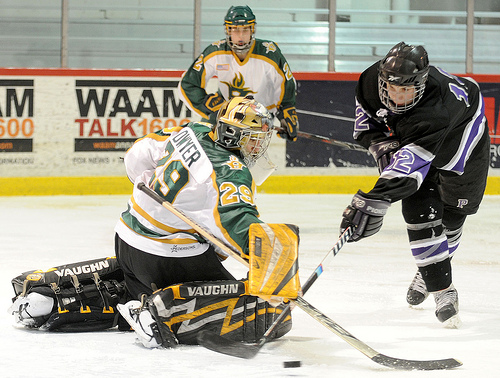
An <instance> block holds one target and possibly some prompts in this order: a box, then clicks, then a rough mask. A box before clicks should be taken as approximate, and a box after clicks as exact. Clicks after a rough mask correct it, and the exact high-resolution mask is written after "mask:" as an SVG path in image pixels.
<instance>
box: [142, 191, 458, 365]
mask: <svg viewBox="0 0 500 378" xmlns="http://www.w3.org/2000/svg"><path fill="white" fill-rule="evenodd" d="M137 188H138V189H139V190H142V191H143V192H144V193H146V194H147V195H148V196H149V197H151V198H152V199H153V200H155V201H156V202H158V203H159V204H160V205H162V206H163V207H164V208H166V209H167V210H169V211H170V212H172V213H173V214H175V215H176V216H178V217H179V218H180V219H182V220H183V221H184V222H186V223H187V224H189V225H190V226H191V227H192V228H193V229H194V230H195V231H196V232H198V233H199V234H200V235H202V236H203V237H204V238H205V239H206V240H207V241H209V242H210V243H212V244H214V245H216V246H218V247H219V248H221V249H222V250H223V251H224V252H226V253H227V254H228V255H230V256H231V257H234V258H236V259H237V260H238V261H240V262H242V263H243V264H244V265H245V266H246V267H248V266H249V264H248V262H247V261H245V260H244V259H243V258H242V257H241V256H240V255H239V254H238V253H237V252H235V251H233V250H232V249H231V248H230V247H228V246H227V245H225V244H224V243H223V242H222V241H221V240H219V239H218V238H217V237H215V236H214V235H213V234H212V233H211V232H210V231H208V230H207V229H205V228H204V227H202V226H201V225H199V224H198V223H196V222H195V221H194V220H192V219H190V218H189V217H188V216H187V215H185V214H184V213H183V212H182V211H181V210H179V209H177V208H176V207H175V206H173V205H172V204H171V203H170V202H168V201H166V200H165V199H163V198H162V197H160V196H159V195H158V193H156V192H155V191H153V190H151V189H150V188H149V187H148V186H147V185H146V184H144V183H142V182H141V183H139V184H138V185H137ZM291 302H293V303H295V304H297V305H298V306H299V307H300V308H301V309H302V310H304V312H306V313H307V314H308V315H310V316H311V317H312V318H314V319H315V320H316V321H318V322H319V323H321V324H322V325H324V326H325V327H326V328H328V329H329V330H330V331H332V332H333V333H335V334H336V335H337V336H339V337H340V338H341V339H342V340H344V341H346V342H347V343H348V344H349V345H351V346H352V347H354V348H356V349H357V350H358V351H360V352H361V353H363V354H364V355H365V356H367V357H368V358H370V359H371V360H372V361H373V362H376V363H378V364H381V365H384V366H387V367H391V368H395V369H404V370H439V369H451V368H455V367H458V366H461V365H462V363H461V362H460V361H458V360H456V359H454V358H448V359H442V360H426V361H417V360H405V359H400V358H394V357H389V356H386V355H384V354H381V353H378V352H377V351H375V350H374V349H372V348H371V347H370V346H368V345H367V344H365V343H364V342H362V341H361V340H359V339H357V338H356V337H355V336H354V335H352V334H351V333H349V332H348V331H346V330H345V329H344V328H342V327H341V326H340V325H338V324H337V323H336V322H335V321H333V320H332V319H330V318H329V317H327V316H326V315H325V314H323V313H322V312H321V311H319V310H318V309H316V308H315V307H314V306H312V305H311V304H309V303H308V302H307V301H306V300H305V299H304V298H302V297H298V298H297V299H296V300H293V299H291Z"/></svg>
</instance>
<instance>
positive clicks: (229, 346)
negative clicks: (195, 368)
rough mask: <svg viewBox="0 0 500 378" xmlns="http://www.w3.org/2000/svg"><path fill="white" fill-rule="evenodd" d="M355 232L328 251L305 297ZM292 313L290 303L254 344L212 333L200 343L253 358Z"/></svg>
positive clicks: (201, 337) (347, 233)
mask: <svg viewBox="0 0 500 378" xmlns="http://www.w3.org/2000/svg"><path fill="white" fill-rule="evenodd" d="M352 233H353V230H352V229H351V228H350V227H348V228H346V229H345V231H344V232H343V233H342V235H340V237H339V239H338V240H337V242H336V243H335V245H334V246H333V248H332V249H330V250H329V251H328V253H327V254H326V256H325V257H324V258H323V260H321V262H320V263H319V265H318V266H317V267H316V269H315V270H314V272H313V273H312V274H311V276H309V278H308V279H307V281H306V283H305V284H304V285H303V286H302V295H304V294H305V293H306V292H307V291H308V290H309V288H310V287H311V286H312V284H313V283H314V282H315V281H316V280H317V279H318V277H319V276H320V275H321V273H323V263H324V261H325V260H326V258H327V257H328V256H329V255H330V253H331V252H333V256H336V255H337V253H339V251H340V248H342V246H343V245H344V244H345V242H346V241H347V240H349V238H350V237H351V235H352ZM290 311H292V309H291V306H290V303H288V304H287V305H286V306H285V308H284V309H283V311H282V312H281V314H280V315H279V316H278V317H277V318H276V319H275V320H274V322H273V324H271V326H270V327H269V328H268V329H267V331H266V332H265V333H264V335H262V337H261V338H260V339H259V340H258V341H257V342H255V343H254V344H244V343H242V342H239V341H234V340H229V339H227V338H225V337H223V336H220V335H219V334H217V333H215V332H211V331H203V332H200V334H199V335H198V342H199V344H200V345H202V346H204V347H205V348H207V349H210V350H213V351H214V352H219V353H224V354H228V355H230V356H233V357H240V358H247V359H249V358H253V357H255V356H256V355H257V353H259V351H260V350H261V348H262V347H263V346H264V345H265V344H266V343H267V342H268V341H270V340H272V335H273V333H274V331H275V330H276V329H277V328H278V327H279V325H280V324H281V323H282V322H283V320H284V319H285V318H286V317H287V316H288V314H290Z"/></svg>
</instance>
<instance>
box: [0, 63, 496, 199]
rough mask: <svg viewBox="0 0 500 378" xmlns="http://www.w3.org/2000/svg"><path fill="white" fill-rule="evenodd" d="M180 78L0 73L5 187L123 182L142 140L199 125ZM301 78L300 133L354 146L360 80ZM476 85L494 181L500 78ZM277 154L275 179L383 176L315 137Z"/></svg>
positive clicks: (279, 146) (363, 159) (366, 160)
mask: <svg viewBox="0 0 500 378" xmlns="http://www.w3.org/2000/svg"><path fill="white" fill-rule="evenodd" d="M181 75H182V72H181V71H166V70H73V69H0V179H1V180H3V181H2V182H3V183H4V184H5V182H6V181H5V179H8V178H18V179H19V178H51V177H59V178H61V177H65V178H68V177H69V178H71V177H74V178H78V177H92V178H96V177H108V178H109V177H111V178H113V177H115V178H121V179H123V178H124V177H125V172H124V167H123V162H122V158H123V155H124V153H125V151H126V150H127V149H128V148H129V147H130V146H131V145H132V143H134V141H135V140H136V139H137V138H140V137H141V136H143V135H145V134H147V133H150V132H154V131H156V130H159V129H161V128H165V127H175V126H178V125H181V124H184V123H187V122H189V121H191V120H197V119H198V116H196V115H194V114H192V112H191V111H190V110H189V109H188V108H187V107H186V106H185V105H184V104H183V103H182V101H181V100H180V98H179V96H178V93H177V85H178V81H179V79H180V77H181ZM294 75H295V78H296V80H297V112H298V115H299V121H300V129H301V130H302V131H305V132H309V133H314V134H318V135H323V136H326V137H328V138H333V139H337V140H340V141H347V142H354V141H353V139H352V126H353V121H354V88H355V85H356V80H357V78H358V76H359V74H356V73H352V74H345V73H344V74H341V73H300V72H299V73H295V74H294ZM474 78H475V79H476V81H478V82H479V84H480V86H481V89H482V90H483V94H484V97H485V107H486V115H487V118H488V122H489V129H490V135H491V136H492V147H491V167H492V169H491V172H492V173H491V175H492V176H497V175H498V174H497V168H500V158H499V156H500V122H499V107H500V77H498V76H492V75H476V76H474ZM270 155H271V157H272V159H273V160H274V161H275V163H277V165H278V170H277V172H276V175H278V176H304V175H305V176H307V175H311V176H312V175H315V176H316V175H320V176H325V175H334V176H335V175H346V174H348V175H357V174H360V175H364V174H366V172H369V174H370V175H372V174H376V170H375V169H374V168H373V167H374V162H373V159H372V157H371V155H370V154H368V153H367V152H364V151H353V150H349V149H346V148H342V147H338V146H334V145H330V144H326V143H321V142H318V141H313V140H308V139H299V140H298V141H297V142H296V143H285V142H284V141H282V140H279V139H278V138H275V141H274V142H273V143H272V144H271V148H270ZM367 169H368V170H367ZM337 181H338V180H337ZM4 194H5V193H3V195H4Z"/></svg>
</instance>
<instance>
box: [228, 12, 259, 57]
mask: <svg viewBox="0 0 500 378" xmlns="http://www.w3.org/2000/svg"><path fill="white" fill-rule="evenodd" d="M255 24H256V21H255V15H254V14H253V12H252V10H251V9H250V7H249V6H248V5H245V6H241V5H238V6H232V7H231V8H229V10H228V11H227V14H226V17H224V29H225V32H226V41H227V44H228V45H229V47H231V50H233V51H234V52H235V53H236V54H238V53H246V52H247V51H248V50H250V47H252V43H253V41H254V40H255ZM233 33H234V34H235V37H234V38H233V37H232V34H233ZM236 34H237V35H238V37H236ZM247 34H248V37H247Z"/></svg>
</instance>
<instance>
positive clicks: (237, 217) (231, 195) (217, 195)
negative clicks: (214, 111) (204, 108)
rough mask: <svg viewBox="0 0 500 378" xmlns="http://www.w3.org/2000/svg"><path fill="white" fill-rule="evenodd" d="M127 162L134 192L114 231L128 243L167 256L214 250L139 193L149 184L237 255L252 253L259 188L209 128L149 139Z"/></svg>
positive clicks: (168, 132) (197, 125) (139, 142)
mask: <svg viewBox="0 0 500 378" xmlns="http://www.w3.org/2000/svg"><path fill="white" fill-rule="evenodd" d="M124 162H125V167H126V171H127V175H128V177H129V179H130V180H131V181H132V182H133V183H134V190H133V194H132V197H131V198H130V200H129V202H128V209H127V210H126V211H124V212H123V213H122V215H121V218H120V220H119V221H118V223H117V225H116V227H115V231H116V233H117V234H118V235H119V236H120V238H121V239H122V240H123V241H125V242H126V243H127V244H129V245H131V246H132V247H134V248H137V249H140V250H142V251H144V252H147V253H151V254H155V255H158V256H165V257H189V256H195V255H199V254H202V253H204V252H205V251H206V250H207V249H208V247H209V246H208V244H206V242H205V241H203V240H202V238H201V237H200V236H199V235H198V234H197V233H196V232H195V231H194V230H193V229H192V228H191V227H190V226H189V225H187V224H186V223H185V222H183V221H181V220H180V219H179V218H178V217H176V216H175V215H174V214H172V213H171V212H170V211H168V210H167V209H166V208H164V207H163V206H161V205H160V204H159V203H157V202H156V201H154V200H153V199H151V198H150V197H149V196H148V195H146V194H145V193H144V192H143V191H141V190H140V189H138V187H137V184H138V183H140V182H144V183H146V184H147V185H149V187H150V188H152V189H154V190H155V191H156V193H158V194H159V195H160V196H162V197H163V198H165V200H167V201H168V202H170V203H172V204H173V205H174V206H175V207H176V208H178V209H179V210H181V211H182V212H184V213H185V214H186V215H187V216H188V217H189V218H191V219H193V220H194V221H195V222H196V223H198V224H199V225H201V226H203V227H204V228H206V229H208V230H209V231H210V232H211V233H212V234H213V235H215V236H216V237H217V238H219V239H221V240H222V241H223V242H224V243H226V244H227V245H229V246H231V247H233V249H234V250H236V251H238V252H239V253H241V252H244V253H247V252H248V228H249V226H250V224H252V223H260V222H261V221H260V220H259V218H258V216H259V214H258V211H257V207H256V206H255V204H254V191H255V183H254V180H253V178H252V175H251V173H250V171H249V170H248V168H247V166H246V165H245V163H244V161H243V159H242V158H240V157H239V156H237V155H235V154H234V153H233V152H230V151H228V150H226V149H225V148H222V147H221V146H219V145H217V144H216V143H215V142H214V141H213V133H212V130H211V125H210V124H206V123H193V122H191V123H189V124H188V125H186V126H185V127H176V128H172V129H163V130H160V131H158V132H156V133H152V134H148V135H146V136H144V137H143V138H140V139H138V140H137V141H136V142H135V143H134V145H133V146H132V147H131V148H130V149H129V150H128V151H127V153H126V155H125V158H124Z"/></svg>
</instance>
